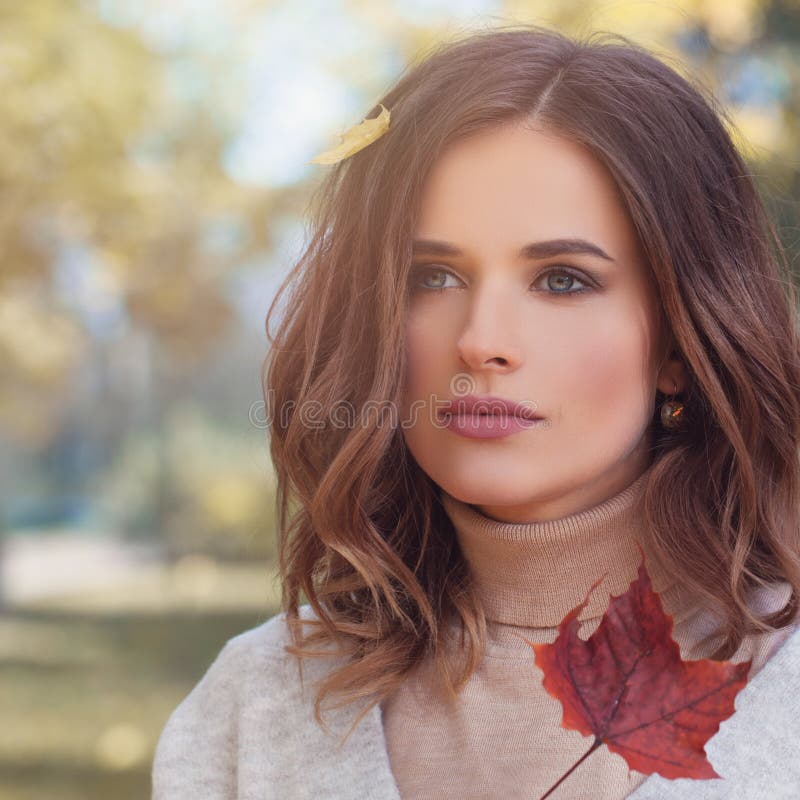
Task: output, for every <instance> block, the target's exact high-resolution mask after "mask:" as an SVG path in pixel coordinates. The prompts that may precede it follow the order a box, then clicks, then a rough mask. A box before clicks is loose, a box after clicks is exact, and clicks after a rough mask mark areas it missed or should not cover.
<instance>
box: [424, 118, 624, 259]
mask: <svg viewBox="0 0 800 800" xmlns="http://www.w3.org/2000/svg"><path fill="white" fill-rule="evenodd" d="M415 234H416V236H417V237H419V238H437V239H446V240H447V241H452V242H454V243H456V244H458V245H459V246H463V248H466V249H467V250H469V251H470V252H475V253H481V252H483V253H485V254H486V255H487V256H488V255H498V256H501V255H509V254H511V253H516V252H517V250H518V249H519V247H520V246H521V245H522V244H524V243H527V242H529V241H533V240H536V239H551V238H562V237H563V238H578V237H580V238H584V239H588V240H589V241H593V242H596V243H597V244H598V245H600V247H602V248H603V249H604V250H605V251H606V252H607V253H609V254H610V255H611V256H612V257H613V258H614V259H621V260H623V261H631V260H635V259H638V256H639V251H638V241H637V238H636V234H635V230H634V228H633V225H632V223H631V221H630V219H629V216H628V214H627V210H626V209H625V206H624V204H623V202H622V198H621V196H620V193H619V190H618V188H617V185H616V182H615V181H614V179H613V177H612V175H611V173H610V172H609V171H608V169H607V168H606V167H605V165H604V164H603V163H602V162H601V161H599V160H598V159H597V158H595V157H594V156H593V155H592V153H591V152H590V151H589V150H588V149H587V148H586V147H584V146H582V145H581V144H579V143H577V142H574V141H572V140H570V139H567V138H565V137H561V136H558V135H556V134H553V133H545V132H542V131H534V130H530V129H528V128H524V127H522V126H520V125H513V126H504V127H500V128H494V129H491V130H487V131H482V132H481V133H479V134H476V135H473V136H470V137H468V138H465V139H462V140H459V141H457V142H455V143H453V144H451V145H450V146H449V147H448V148H447V149H446V150H445V151H444V153H443V154H442V156H441V157H440V158H439V159H438V160H437V162H436V163H435V164H434V166H433V168H432V169H431V171H430V172H429V173H428V175H427V176H426V178H425V181H424V183H423V187H422V197H421V202H420V209H419V216H418V221H417V230H416V231H415Z"/></svg>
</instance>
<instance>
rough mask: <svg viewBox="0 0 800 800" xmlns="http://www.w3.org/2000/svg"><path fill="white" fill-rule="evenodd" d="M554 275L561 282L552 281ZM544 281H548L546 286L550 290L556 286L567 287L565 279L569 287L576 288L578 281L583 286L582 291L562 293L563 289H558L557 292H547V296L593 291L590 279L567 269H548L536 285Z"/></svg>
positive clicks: (537, 280)
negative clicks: (558, 277)
mask: <svg viewBox="0 0 800 800" xmlns="http://www.w3.org/2000/svg"><path fill="white" fill-rule="evenodd" d="M554 275H556V276H560V280H558V281H556V282H555V283H553V282H552V281H550V278H551V277H552V276H554ZM542 279H547V280H546V284H547V286H548V287H550V288H552V287H553V286H554V285H555V286H561V287H563V286H564V285H565V281H564V279H566V285H567V287H571V286H574V284H575V282H576V281H577V282H578V283H579V284H581V288H580V289H574V290H573V291H568V290H565V291H561V289H556V290H555V291H550V292H545V294H583V292H589V291H591V290H592V287H591V286H590V285H589V281H588V279H586V278H585V277H583V276H581V275H580V274H578V273H575V272H573V271H572V270H569V269H565V268H564V267H556V268H555V269H548V270H547V271H546V272H543V273H542V274H541V275H539V276H538V277H537V279H536V283H539V282H540V281H541V280H542Z"/></svg>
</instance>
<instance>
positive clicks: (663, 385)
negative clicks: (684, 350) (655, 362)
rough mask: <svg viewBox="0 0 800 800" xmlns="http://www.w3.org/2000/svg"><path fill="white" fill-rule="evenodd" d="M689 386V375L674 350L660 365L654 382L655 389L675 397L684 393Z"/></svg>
mask: <svg viewBox="0 0 800 800" xmlns="http://www.w3.org/2000/svg"><path fill="white" fill-rule="evenodd" d="M688 384H689V374H688V372H687V370H686V365H685V364H684V362H683V359H682V358H681V357H680V356H679V355H678V354H677V351H676V350H671V351H670V353H669V356H668V357H667V359H666V360H665V361H664V363H663V364H662V365H661V369H660V370H659V371H658V378H657V380H656V388H657V389H658V390H659V391H660V392H661V393H662V394H665V395H667V396H671V395H673V394H675V395H677V394H680V393H681V392H685V391H686V387H687V386H688Z"/></svg>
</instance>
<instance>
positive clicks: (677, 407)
mask: <svg viewBox="0 0 800 800" xmlns="http://www.w3.org/2000/svg"><path fill="white" fill-rule="evenodd" d="M672 385H673V386H674V387H675V388H674V390H673V392H672V395H671V397H670V399H669V400H666V401H664V403H662V404H661V424H662V425H663V426H664V427H665V428H668V429H669V430H677V429H679V428H682V427H683V423H684V420H685V417H684V411H685V409H686V405H685V404H684V403H682V402H681V401H680V400H675V399H674V398H675V394H676V393H677V391H678V384H677V383H675V381H673V382H672Z"/></svg>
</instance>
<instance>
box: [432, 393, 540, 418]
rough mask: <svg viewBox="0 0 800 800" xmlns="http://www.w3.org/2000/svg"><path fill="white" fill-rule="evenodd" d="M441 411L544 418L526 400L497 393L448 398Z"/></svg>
mask: <svg viewBox="0 0 800 800" xmlns="http://www.w3.org/2000/svg"><path fill="white" fill-rule="evenodd" d="M440 412H441V414H442V415H448V414H466V415H475V414H494V415H495V416H507V417H521V418H523V419H528V420H537V419H542V417H541V416H539V414H537V413H536V412H534V411H533V409H531V408H529V407H528V406H527V405H526V404H525V403H524V402H518V401H516V400H509V399H507V398H505V397H500V396H498V395H495V394H468V395H464V397H459V398H458V399H457V400H448V402H447V403H445V404H444V405H443V406H442V407H441V408H440Z"/></svg>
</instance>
